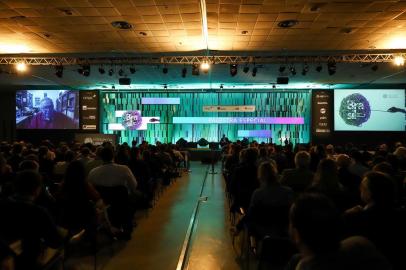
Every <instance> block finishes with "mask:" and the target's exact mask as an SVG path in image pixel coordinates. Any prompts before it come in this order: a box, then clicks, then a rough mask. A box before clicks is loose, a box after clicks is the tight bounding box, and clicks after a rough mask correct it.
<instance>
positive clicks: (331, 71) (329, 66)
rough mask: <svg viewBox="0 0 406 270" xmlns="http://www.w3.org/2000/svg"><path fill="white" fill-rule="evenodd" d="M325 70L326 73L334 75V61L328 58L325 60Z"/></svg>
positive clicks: (335, 67) (335, 69)
mask: <svg viewBox="0 0 406 270" xmlns="http://www.w3.org/2000/svg"><path fill="white" fill-rule="evenodd" d="M327 70H328V74H329V75H330V76H331V75H334V74H335V73H336V71H337V66H336V62H335V61H334V60H330V61H328V62H327Z"/></svg>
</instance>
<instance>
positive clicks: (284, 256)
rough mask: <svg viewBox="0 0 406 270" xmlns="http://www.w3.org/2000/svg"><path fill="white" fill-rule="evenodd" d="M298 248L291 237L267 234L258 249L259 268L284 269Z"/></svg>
mask: <svg viewBox="0 0 406 270" xmlns="http://www.w3.org/2000/svg"><path fill="white" fill-rule="evenodd" d="M295 253H297V250H296V248H295V246H294V245H293V243H292V242H291V241H290V239H289V237H287V236H286V237H279V236H266V237H264V238H263V239H262V241H261V246H260V248H259V250H258V270H267V269H272V270H279V269H284V268H285V266H286V264H287V263H288V262H289V260H290V258H291V257H292V256H293V255H294V254H295Z"/></svg>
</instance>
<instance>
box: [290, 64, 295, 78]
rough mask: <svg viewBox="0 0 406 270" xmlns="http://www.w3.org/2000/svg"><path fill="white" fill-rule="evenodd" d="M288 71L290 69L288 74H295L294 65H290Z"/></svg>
mask: <svg viewBox="0 0 406 270" xmlns="http://www.w3.org/2000/svg"><path fill="white" fill-rule="evenodd" d="M289 71H290V74H292V75H293V76H295V75H296V68H295V66H291V67H290V68H289Z"/></svg>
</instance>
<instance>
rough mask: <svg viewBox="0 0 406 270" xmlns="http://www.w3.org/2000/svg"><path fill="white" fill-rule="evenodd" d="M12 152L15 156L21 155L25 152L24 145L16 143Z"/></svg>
mask: <svg viewBox="0 0 406 270" xmlns="http://www.w3.org/2000/svg"><path fill="white" fill-rule="evenodd" d="M11 151H12V153H13V154H14V155H20V154H21V152H22V151H23V145H22V144H21V143H19V142H16V143H14V144H13V148H12V150H11Z"/></svg>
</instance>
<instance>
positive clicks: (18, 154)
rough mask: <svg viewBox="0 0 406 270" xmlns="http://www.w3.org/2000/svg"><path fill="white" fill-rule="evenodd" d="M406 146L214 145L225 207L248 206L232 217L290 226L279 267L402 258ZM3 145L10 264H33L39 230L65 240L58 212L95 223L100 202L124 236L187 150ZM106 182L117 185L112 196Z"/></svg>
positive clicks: (395, 263)
mask: <svg viewBox="0 0 406 270" xmlns="http://www.w3.org/2000/svg"><path fill="white" fill-rule="evenodd" d="M359 149H361V150H359ZM405 149H406V148H405V147H404V146H402V144H400V143H396V145H395V147H392V146H391V145H390V144H381V145H379V146H377V147H376V148H368V147H367V146H365V145H361V146H356V145H353V144H350V143H348V144H346V145H345V146H340V145H333V144H329V145H327V146H324V145H317V146H311V145H297V146H296V147H295V150H293V146H292V144H290V143H287V144H286V145H285V146H282V145H276V144H272V143H269V144H265V143H261V144H258V143H257V142H252V143H247V141H246V140H245V142H244V143H243V142H241V141H237V142H234V143H232V142H228V143H227V144H225V145H224V146H223V151H222V152H223V175H224V179H225V181H226V192H227V195H228V198H229V200H230V210H231V211H232V212H234V213H235V212H240V209H241V210H242V212H243V213H246V215H245V217H244V218H243V219H242V220H240V222H239V223H238V224H237V229H238V230H242V229H245V228H246V229H247V231H248V232H249V235H251V236H254V237H255V238H256V239H258V240H259V241H261V239H264V238H265V237H267V236H268V237H269V236H280V237H286V239H287V232H288V231H289V232H290V235H291V239H292V242H293V243H294V244H295V245H296V246H297V248H298V250H299V252H300V254H299V255H297V256H294V257H293V258H292V260H291V261H290V262H289V264H288V268H287V269H295V270H301V269H303V270H304V269H346V268H348V269H391V267H393V269H406V266H405V263H404V262H403V257H402V256H403V254H404V253H405V249H404V248H403V246H404V243H405V242H406V233H405V232H404V228H405V227H406V222H405V220H406V214H405V210H404V209H405V206H406V203H405V202H406V199H405V195H406V194H405V192H404V183H405V180H406V172H405V171H406V150H405ZM0 152H1V153H0V195H1V197H0V198H1V201H0V213H1V214H2V216H4V217H5V216H7V217H10V218H7V219H5V222H3V220H2V222H1V223H0V241H3V242H5V245H6V246H7V245H8V244H9V243H10V242H13V241H16V240H23V242H24V246H23V247H24V252H23V254H21V255H18V256H17V257H16V258H15V263H16V267H17V269H36V268H35V267H37V266H38V257H39V255H40V254H41V250H42V248H43V247H42V246H41V245H39V244H38V243H39V240H38V239H43V240H45V241H44V243H45V244H46V246H48V247H53V248H58V247H60V246H61V244H62V236H61V234H60V233H59V231H58V229H57V227H56V225H55V224H58V225H60V226H63V227H65V228H67V229H69V230H70V231H71V232H73V231H77V230H78V229H81V228H85V229H86V230H87V231H88V232H89V233H92V231H93V232H94V230H95V227H96V226H97V225H98V224H99V222H100V220H99V218H98V217H99V216H100V214H101V213H102V212H103V210H104V209H105V208H104V207H105V205H108V206H109V207H107V209H108V211H107V214H108V216H109V218H111V221H112V223H113V224H112V225H113V226H115V227H117V228H118V229H119V230H120V231H121V235H122V236H123V237H122V238H123V239H130V238H131V232H132V230H133V227H134V221H133V216H134V212H135V209H136V208H140V207H150V206H151V202H152V201H153V200H154V194H155V192H156V190H157V188H158V180H159V181H162V182H160V183H163V184H164V185H168V184H169V183H170V181H171V179H172V178H173V177H174V176H175V175H176V173H175V170H176V168H177V166H179V163H180V162H181V161H182V158H185V157H184V156H183V155H182V152H181V151H180V149H178V148H176V147H175V146H173V145H171V144H162V143H159V142H158V143H157V146H153V145H149V144H148V143H147V142H142V144H141V145H139V147H137V145H136V143H135V144H132V147H131V148H130V146H129V145H128V144H126V143H124V144H122V145H118V146H117V147H116V148H114V147H113V146H112V145H111V144H109V143H105V144H104V145H103V146H99V147H97V148H96V147H95V146H93V145H91V144H86V145H85V144H83V145H80V144H78V143H73V144H70V143H60V144H59V145H57V146H55V145H53V144H52V143H50V142H49V141H44V142H42V143H41V144H40V145H39V147H38V148H37V147H36V146H35V145H32V144H29V143H26V142H16V143H13V144H8V143H5V142H3V143H1V144H0ZM38 172H39V173H38ZM314 172H315V173H314ZM361 180H362V182H361ZM22 183H24V184H22ZM111 188H113V189H111ZM115 188H118V189H117V190H115ZM112 190H114V191H112ZM115 192H117V193H115ZM112 193H115V194H116V195H117V194H120V196H118V197H119V199H120V200H119V204H117V201H114V200H113V199H112V197H114V196H112ZM54 197H55V199H56V202H57V203H56V204H55V199H54ZM294 198H297V199H296V200H295V201H293V200H294ZM115 199H117V196H116V197H115ZM145 202H146V203H145ZM292 203H293V205H292ZM117 205H119V206H120V207H117ZM290 205H292V207H291V211H290V215H289V211H288V209H289V207H290ZM118 208H119V209H120V211H118V212H117V209H118ZM117 213H118V214H117ZM340 214H342V219H341V218H340ZM120 215H121V217H119V218H118V216H120ZM289 219H290V226H288V223H289V222H288V221H289ZM54 220H55V221H56V222H55V221H54ZM27 224H29V225H30V226H29V229H27V228H28V227H27ZM0 248H2V247H1V246H0ZM2 250H3V249H2ZM4 250H5V251H4V252H5V254H6V255H5V256H3V257H0V263H1V264H0V266H1V267H3V268H4V267H9V269H13V268H12V267H13V261H14V257H13V254H12V253H8V252H6V251H7V249H4ZM7 254H9V255H7ZM382 254H383V256H385V258H386V259H385V258H384V257H382ZM388 262H389V263H390V264H391V266H390V265H389V263H388ZM3 265H6V266H3ZM4 269H8V268H4ZM0 270H1V269H0Z"/></svg>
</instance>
